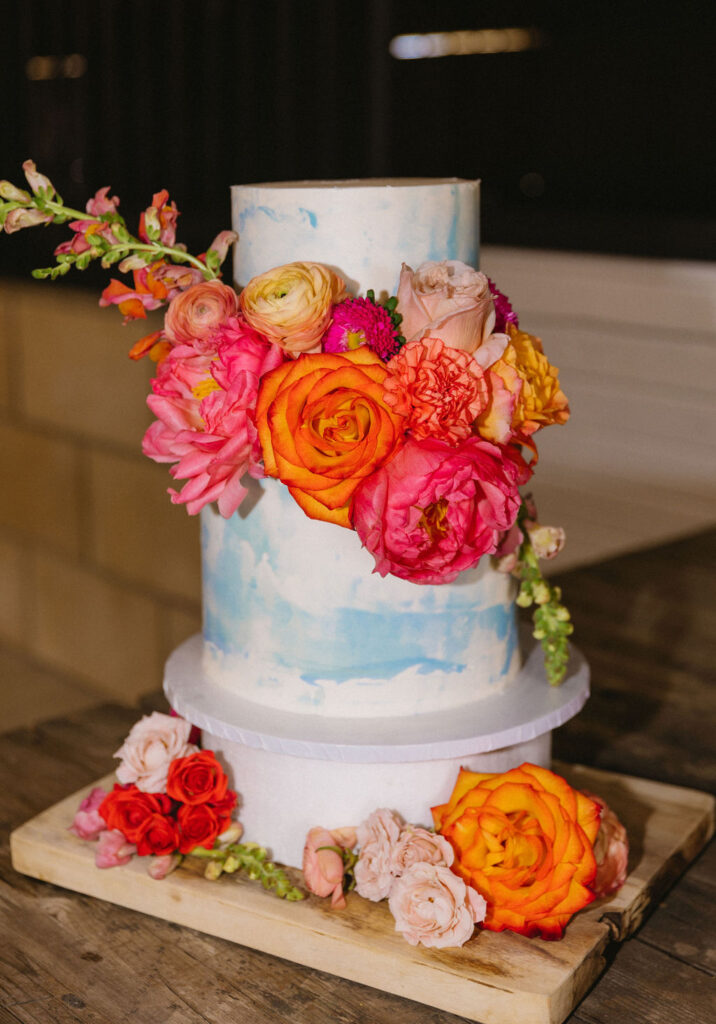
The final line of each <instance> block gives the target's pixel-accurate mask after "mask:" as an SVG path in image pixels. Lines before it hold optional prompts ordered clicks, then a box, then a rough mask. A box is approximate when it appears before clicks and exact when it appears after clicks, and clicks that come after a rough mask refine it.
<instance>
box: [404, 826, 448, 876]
mask: <svg viewBox="0 0 716 1024" xmlns="http://www.w3.org/2000/svg"><path fill="white" fill-rule="evenodd" d="M454 859H455V853H454V851H453V848H452V846H451V845H450V843H449V842H448V841H447V839H445V838H444V837H443V836H440V835H437V834H436V833H435V832H429V831H428V830H427V829H426V828H420V827H419V826H417V825H406V826H405V828H404V829H403V831H402V832H401V833H400V836H399V837H398V841H397V842H396V843H395V845H394V846H393V850H392V853H391V872H392V874H393V875H394V876H395V877H396V878H397V877H399V876H400V875H402V874H404V872H406V871H407V870H408V868H409V867H411V866H412V865H413V864H422V863H427V864H444V865H445V867H447V868H449V867H450V865H451V864H452V862H453V861H454Z"/></svg>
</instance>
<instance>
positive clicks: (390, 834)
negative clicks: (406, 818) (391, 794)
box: [355, 808, 402, 901]
mask: <svg viewBox="0 0 716 1024" xmlns="http://www.w3.org/2000/svg"><path fill="white" fill-rule="evenodd" d="M401 827H402V822H401V820H400V818H399V817H398V816H397V815H396V814H394V813H393V811H388V810H386V809H385V808H381V809H380V810H377V811H373V813H372V814H371V815H369V816H368V818H366V820H365V821H364V822H362V823H361V824H360V825H359V826H358V829H357V840H358V845H359V847H360V853H359V854H358V861H357V863H356V866H355V880H356V892H357V893H358V895H359V896H363V897H364V898H365V899H367V900H374V901H378V900H382V899H385V897H386V896H387V895H388V893H389V892H390V890H391V887H392V884H393V874H392V871H391V865H392V855H393V846H394V845H395V843H396V842H397V840H398V836H399V835H400V830H401Z"/></svg>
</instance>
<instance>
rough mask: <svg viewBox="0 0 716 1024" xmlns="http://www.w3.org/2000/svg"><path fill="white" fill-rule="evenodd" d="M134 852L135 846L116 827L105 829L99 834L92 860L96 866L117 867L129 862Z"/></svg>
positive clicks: (135, 850)
mask: <svg viewBox="0 0 716 1024" xmlns="http://www.w3.org/2000/svg"><path fill="white" fill-rule="evenodd" d="M136 852H137V847H136V846H134V845H133V844H132V843H128V842H127V840H126V839H125V838H124V836H123V835H122V833H121V832H120V831H119V830H118V829H116V828H113V829H105V831H104V832H100V834H99V842H98V843H97V849H96V851H95V855H94V862H95V865H96V867H98V868H119V867H121V866H122V864H129V862H130V860H131V859H132V857H133V856H134V854H135V853H136Z"/></svg>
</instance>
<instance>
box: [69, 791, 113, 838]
mask: <svg viewBox="0 0 716 1024" xmlns="http://www.w3.org/2000/svg"><path fill="white" fill-rule="evenodd" d="M106 796H107V792H106V790H104V789H102V787H101V786H95V787H94V789H93V790H92V791H91V792H90V793H89V794H88V795H87V796H86V797H85V798H84V800H83V801H82V802H81V804H80V805H79V807H78V808H77V812H76V814H75V816H74V819H73V821H72V824H71V825H70V827H69V831H70V832H74V834H75V835H76V836H77V837H78V838H79V839H90V840H92V839H97V837H98V836H99V834H100V832H104V831H105V829H106V828H107V825H106V822H105V820H104V818H103V817H102V815H101V814H100V813H99V805H100V804H101V803H102V801H103V800H104V798H105V797H106Z"/></svg>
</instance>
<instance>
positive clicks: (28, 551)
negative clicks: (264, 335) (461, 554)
mask: <svg viewBox="0 0 716 1024" xmlns="http://www.w3.org/2000/svg"><path fill="white" fill-rule="evenodd" d="M715 12H716V8H714V6H713V5H706V4H703V3H697V2H694V0H684V2H682V3H680V4H678V5H675V4H673V3H669V2H666V0H651V2H650V3H644V2H636V0H624V2H614V3H609V2H600V3H596V2H591V0H584V2H580V3H578V4H576V3H573V2H569V0H555V2H538V0H533V2H526V0H525V2H512V0H502V2H490V0H484V2H480V3H477V2H469V3H468V2H460V0H454V2H452V3H450V4H449V5H437V4H434V3H424V2H416V0H414V2H410V3H408V2H401V0H371V2H364V3H360V2H355V3H343V2H340V0H273V2H271V0H261V2H260V0H203V2H202V3H195V2H187V0H174V2H173V3H172V4H171V5H155V4H147V3H146V2H142V0H103V2H101V3H97V2H90V0H64V2H58V0H54V2H50V0H24V2H22V3H20V2H17V0H11V2H10V3H8V4H6V8H5V19H4V25H3V33H2V36H1V37H0V57H1V58H2V59H1V60H0V81H2V85H3V103H2V114H1V117H2V132H1V133H0V154H1V155H2V161H1V164H0V175H2V176H3V177H7V178H10V179H11V180H13V181H15V182H16V183H18V184H19V183H21V177H22V175H21V171H20V165H21V163H22V161H23V160H24V159H25V158H27V157H32V158H33V159H34V160H35V161H36V163H37V165H38V167H39V168H40V170H42V171H43V172H44V173H45V174H47V175H48V176H49V177H50V178H51V179H52V180H53V182H54V184H55V185H56V187H57V188H58V190H59V191H60V193H61V194H62V195H63V197H64V199H65V200H66V202H67V203H68V204H70V205H82V206H83V205H84V203H85V201H86V199H87V198H88V196H89V195H91V194H92V193H94V191H95V190H96V189H97V188H99V187H101V186H103V185H111V186H112V190H113V192H114V193H117V194H118V195H120V197H121V200H122V205H121V210H122V212H123V213H124V215H125V217H127V219H128V221H129V223H130V225H136V218H137V216H138V214H139V212H140V211H141V210H142V209H143V208H144V207H145V206H147V205H148V204H149V202H150V201H151V195H152V193H153V192H154V191H156V190H158V189H160V188H162V187H166V188H168V189H169V191H170V194H171V196H172V198H173V199H175V200H176V202H177V205H178V206H179V209H180V210H182V211H183V216H182V218H181V220H180V226H179V237H180V239H181V240H183V241H185V242H186V243H187V244H188V246H189V248H190V249H192V250H194V251H202V250H203V249H204V248H205V247H206V245H207V244H208V243H209V242H210V241H211V239H212V238H213V237H214V235H215V234H216V232H217V231H218V230H219V229H221V228H222V227H227V226H228V219H229V201H228V198H229V197H228V186H229V185H230V184H233V183H237V182H251V181H267V180H285V179H296V178H341V177H366V176H378V177H382V176H391V175H394V176H400V175H407V176H451V175H459V176H461V177H466V178H478V177H479V178H482V180H483V208H482V219H483V229H482V234H483V242H484V246H483V254H482V267H483V269H485V270H486V271H487V272H488V273H489V274H491V276H493V277H494V278H496V280H497V281H498V282H499V284H500V287H501V288H502V289H503V290H504V291H506V292H507V293H508V294H509V295H510V297H511V298H512V300H513V302H514V303H515V305H516V307H517V308H518V310H519V312H520V314H521V319H522V322H523V324H524V325H525V326H526V327H527V328H528V329H529V330H531V331H532V332H534V333H537V334H540V335H541V336H542V337H543V339H544V341H545V344H546V347H547V351H548V353H549V355H550V358H551V360H552V361H553V362H554V363H556V364H557V365H558V366H559V367H560V369H561V373H562V383H563V387H564V390H565V391H566V392H567V394H568V395H569V397H570V399H571V403H572V409H573V416H572V420H571V421H570V424H569V426H568V427H567V428H565V429H558V428H554V430H552V431H548V432H546V435H545V437H544V439H543V440H542V442H541V444H540V451H541V465H540V469H539V473H538V476H537V483H536V486H535V491H536V494H537V497H538V501H539V504H540V509H541V517H542V519H543V520H544V521H551V522H560V523H562V524H564V525H565V526H566V527H567V532H568V535H569V540H568V547H567V549H566V550H565V552H564V554H563V555H562V556H561V558H560V561H559V562H558V563H557V566H556V568H557V571H559V569H560V568H562V569H563V568H565V567H568V566H570V565H574V564H577V563H580V562H584V561H588V560H593V559H597V558H603V557H606V556H608V555H610V554H614V553H617V552H620V551H624V550H628V549H630V548H633V547H637V546H640V545H644V544H648V543H654V542H657V541H659V540H661V539H666V538H669V537H673V536H676V535H678V534H680V533H684V532H689V531H693V530H697V529H700V528H703V527H704V526H706V525H708V524H711V523H713V519H714V516H713V507H714V499H715V498H716V494H715V493H714V491H715V490H716V482H715V481H716V472H715V470H716V465H715V464H714V462H715V460H714V446H713V441H712V437H713V412H712V410H713V405H714V391H715V389H716V385H715V384H714V381H715V380H716V373H715V372H714V371H716V344H715V341H714V328H715V326H716V271H715V270H714V265H713V263H711V262H710V260H712V259H713V256H714V251H715V248H716V246H715V242H716V210H715V209H714V187H713V180H714V159H713V157H714V148H715V147H714V132H713V126H712V122H711V119H710V117H709V114H708V97H709V95H713V88H712V87H713V83H712V82H711V80H710V76H711V74H712V64H713V41H714V40H713V30H714V27H715V23H716V13H715ZM65 236H66V229H63V228H54V227H50V228H48V229H46V230H44V229H43V230H40V229H35V230H33V231H24V232H21V233H20V234H18V235H15V236H13V238H12V239H6V238H4V237H3V236H0V479H2V481H3V482H2V484H0V641H1V642H2V645H1V647H0V685H1V686H2V688H3V694H4V697H5V700H4V714H5V720H6V722H8V723H10V724H12V723H13V721H15V720H18V721H19V720H28V718H29V719H31V718H32V717H37V718H41V717H46V716H47V714H49V713H50V712H51V711H52V710H54V709H55V708H61V709H63V710H65V709H70V710H71V709H72V708H73V707H81V706H83V705H84V704H86V703H88V702H91V701H94V700H96V699H97V697H98V695H101V694H107V695H112V696H115V697H119V698H120V699H127V700H133V699H134V698H136V697H137V696H138V695H139V694H142V693H144V692H147V691H150V690H152V689H155V688H156V687H157V686H158V685H159V683H160V682H161V674H162V666H163V661H164V659H165V657H166V655H167V654H168V653H169V651H170V650H171V649H172V648H173V647H174V646H175V645H176V644H177V643H178V642H179V641H180V640H182V639H183V638H184V637H185V636H187V635H189V634H190V633H192V632H194V631H195V630H196V629H198V628H199V568H198V534H197V524H196V522H195V521H193V520H190V519H189V518H188V517H187V516H186V514H185V513H184V511H183V510H181V509H179V508H176V507H174V506H172V505H170V503H169V502H168V500H167V498H166V494H165V491H166V487H167V485H168V478H167V474H166V469H164V468H162V467H159V466H155V465H153V464H151V463H149V462H147V461H146V460H144V459H143V458H142V456H141V454H140V451H139V446H140V441H141V436H142V434H143V431H144V429H145V428H146V426H147V425H148V423H149V414H148V412H147V411H146V408H145V405H144V398H145V396H146V393H147V381H148V376H149V373H150V372H151V368H150V367H146V366H143V365H140V366H137V365H135V364H131V363H130V362H129V361H128V360H127V359H126V355H125V353H126V351H127V350H128V349H129V347H130V345H131V343H132V342H133V341H134V340H135V339H136V338H137V337H139V336H141V335H142V334H144V333H146V330H147V327H146V324H140V325H139V326H137V325H136V324H134V325H130V326H128V327H126V328H125V327H122V325H121V317H120V316H119V314H118V313H117V312H116V310H111V309H110V310H100V309H98V308H97V305H96V302H97V297H98V292H99V289H100V288H101V287H102V286H103V285H104V284H105V283H106V275H105V274H104V273H103V272H101V271H99V270H95V269H90V270H89V271H86V272H85V273H84V274H73V275H69V276H68V277H67V278H65V279H63V280H61V281H58V282H55V283H46V282H35V281H32V280H31V279H30V278H29V271H30V269H31V268H32V267H35V266H44V265H48V264H49V263H50V262H51V250H52V248H54V246H55V245H56V244H58V243H59V242H60V241H62V240H63V239H64V238H65Z"/></svg>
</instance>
